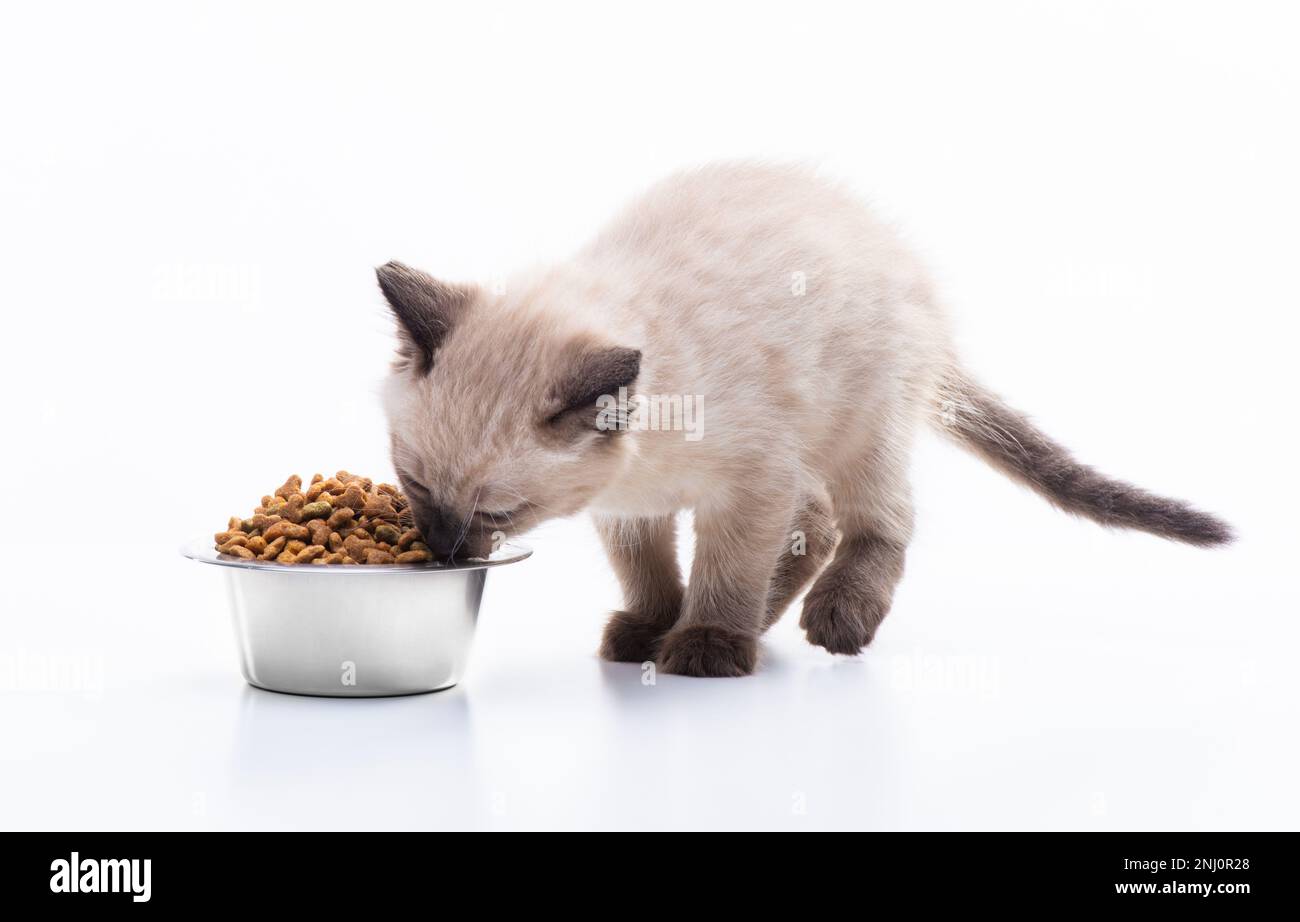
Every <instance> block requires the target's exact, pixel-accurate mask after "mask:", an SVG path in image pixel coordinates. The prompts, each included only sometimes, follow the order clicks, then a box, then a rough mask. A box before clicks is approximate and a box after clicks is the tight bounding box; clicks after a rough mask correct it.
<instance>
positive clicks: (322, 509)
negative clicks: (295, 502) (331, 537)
mask: <svg viewBox="0 0 1300 922" xmlns="http://www.w3.org/2000/svg"><path fill="white" fill-rule="evenodd" d="M333 512H334V507H333V506H331V505H330V504H329V503H325V502H315V503H307V504H306V505H305V506H303V507H302V519H301V521H303V522H306V521H309V520H311V519H327V518H329V517H330V515H331V514H332V513H333Z"/></svg>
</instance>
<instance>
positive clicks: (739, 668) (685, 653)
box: [658, 477, 794, 676]
mask: <svg viewBox="0 0 1300 922" xmlns="http://www.w3.org/2000/svg"><path fill="white" fill-rule="evenodd" d="M765 486H766V487H769V488H766V489H765ZM784 486H785V485H784V484H782V485H781V486H780V487H778V486H775V485H771V484H765V483H764V482H763V481H762V479H761V478H757V477H756V478H754V479H753V480H752V481H751V482H750V483H749V484H748V485H747V490H746V493H745V494H744V495H743V496H738V497H734V498H732V499H730V500H727V501H722V502H717V503H711V504H710V505H708V506H704V507H700V508H697V509H696V510H695V560H694V563H693V564H692V565H691V580H690V584H689V585H688V586H687V588H686V601H685V603H684V604H683V606H682V617H681V619H680V620H679V621H678V622H677V624H676V625H675V626H674V627H673V629H672V630H671V631H669V632H668V635H667V636H666V637H665V638H664V640H663V645H662V646H661V647H660V650H659V660H658V662H659V667H660V668H661V669H662V670H663V671H664V672H670V673H676V674H678V675H691V676H742V675H749V674H750V673H751V672H753V671H754V666H755V664H756V663H757V660H758V635H759V634H760V633H761V632H762V629H763V621H764V616H765V615H766V613H767V595H768V587H769V585H770V583H771V581H772V573H773V571H774V570H775V569H776V562H777V558H778V555H779V554H780V552H781V548H782V545H783V542H784V541H785V538H786V529H787V527H788V526H789V524H790V520H791V517H792V515H793V514H794V496H793V491H792V490H789V489H784Z"/></svg>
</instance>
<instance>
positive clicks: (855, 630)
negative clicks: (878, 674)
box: [799, 586, 889, 656]
mask: <svg viewBox="0 0 1300 922" xmlns="http://www.w3.org/2000/svg"><path fill="white" fill-rule="evenodd" d="M888 612H889V602H888V600H885V601H883V602H882V601H881V600H880V599H879V598H876V597H874V596H871V595H864V594H861V593H853V592H845V591H843V590H841V589H838V588H836V587H833V586H832V587H826V588H823V587H821V586H813V589H812V591H811V592H810V593H808V597H807V598H806V599H804V603H803V614H801V615H800V616H799V626H800V627H801V628H803V629H804V633H805V634H806V635H807V637H808V642H809V643H811V644H816V645H817V646H819V647H825V648H826V650H827V651H829V652H831V653H845V654H848V655H850V656H852V655H854V654H857V653H861V652H862V649H863V648H864V647H866V646H867V644H869V643H871V639H872V638H873V637H874V636H875V634H876V628H877V627H878V626H879V625H880V622H881V621H882V620H884V617H885V615H886V614H887V613H888Z"/></svg>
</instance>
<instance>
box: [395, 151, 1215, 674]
mask: <svg viewBox="0 0 1300 922" xmlns="http://www.w3.org/2000/svg"><path fill="white" fill-rule="evenodd" d="M378 275H379V285H380V288H381V289H382V291H383V293H384V296H385V297H386V298H387V300H388V303H389V305H390V306H391V307H392V310H393V313H394V314H395V315H396V318H397V321H398V324H397V326H398V333H399V348H398V356H397V360H396V362H395V363H394V366H393V369H392V374H391V376H390V377H389V379H388V381H387V383H386V386H385V404H386V410H387V413H388V417H389V424H390V430H391V437H392V454H393V464H394V466H395V468H396V470H397V473H398V476H399V477H400V479H401V483H402V486H403V488H404V489H405V491H406V494H407V495H408V496H409V497H410V500H411V504H412V507H413V509H414V511H415V515H416V521H417V524H418V526H419V528H420V530H421V531H422V532H423V533H424V535H425V538H426V540H427V542H428V544H429V546H430V547H431V548H433V549H434V550H435V552H437V553H440V554H441V555H444V556H453V555H456V554H460V555H462V556H484V555H486V554H487V553H488V552H489V550H490V548H491V545H492V542H493V540H494V536H496V538H497V539H499V538H500V537H501V535H514V534H516V533H519V532H524V531H527V530H528V529H529V528H531V527H533V526H534V525H536V524H537V523H538V522H540V521H542V520H545V519H547V518H550V517H552V516H565V515H570V514H572V513H575V512H577V511H579V510H581V509H590V510H591V511H592V513H593V514H594V515H595V521H596V525H597V528H598V530H599V533H600V535H601V538H602V539H603V541H604V544H605V549H606V551H607V552H608V555H609V559H610V562H611V564H612V565H613V568H614V571H615V573H616V574H617V576H618V579H619V581H620V583H621V584H622V587H623V593H624V599H625V604H624V610H622V611H617V612H614V613H613V616H612V617H611V618H610V620H609V623H608V624H607V626H606V628H605V633H604V638H603V641H602V643H601V648H600V652H601V655H602V656H604V657H606V658H608V659H611V660H620V661H630V662H642V661H646V660H652V659H653V660H656V661H657V662H658V664H659V667H660V668H661V669H662V670H664V671H666V672H670V673H680V674H684V675H693V676H739V675H745V674H747V673H749V672H751V671H753V669H754V666H755V660H756V654H757V646H758V637H759V635H760V634H761V633H762V632H763V631H764V629H766V628H768V627H770V626H771V625H772V624H773V623H774V622H775V621H776V620H777V619H778V618H779V617H780V616H781V614H782V612H783V610H784V609H785V608H786V606H787V605H788V604H789V603H790V601H791V600H792V599H793V598H794V597H795V596H796V595H798V593H799V592H800V591H802V590H803V589H804V587H805V586H807V585H808V584H809V583H811V584H812V585H811V589H810V590H809V592H808V594H807V596H806V597H805V599H804V602H803V611H802V615H801V617H800V620H799V624H800V626H801V627H802V628H803V629H804V631H805V632H806V633H807V637H808V640H809V641H811V642H812V643H814V644H818V645H820V646H822V647H825V648H826V649H827V650H829V651H831V652H833V653H848V654H852V653H857V652H859V651H860V650H861V649H862V648H863V647H865V646H866V645H867V644H868V643H870V642H871V639H872V636H873V635H874V634H875V632H876V629H877V628H878V627H879V626H880V623H881V620H882V619H883V618H884V617H885V614H886V613H887V612H888V611H889V607H890V600H891V598H892V596H893V592H894V586H895V584H896V583H897V582H898V579H899V577H900V576H901V575H902V573H903V557H904V554H905V552H906V549H907V544H908V540H909V538H910V537H911V533H912V499H911V496H910V491H909V487H908V476H907V467H908V455H909V453H910V450H911V446H912V440H913V435H914V433H915V431H916V429H917V427H918V426H919V425H920V424H922V423H928V424H929V425H931V426H933V427H936V428H937V429H938V430H940V431H941V432H944V433H946V434H947V435H949V436H950V437H952V438H953V439H955V440H956V441H957V442H958V443H959V444H961V445H962V446H964V447H966V448H968V449H970V450H971V451H973V452H974V453H975V454H977V455H979V456H980V457H982V458H983V459H984V460H985V461H987V462H989V463H990V464H992V465H993V466H994V467H996V468H997V469H999V470H1000V471H1002V472H1003V473H1004V474H1007V475H1008V476H1010V477H1012V478H1013V479H1016V480H1018V481H1020V482H1021V483H1023V484H1025V485H1027V486H1029V487H1031V488H1032V489H1034V490H1036V491H1038V492H1039V493H1041V494H1042V495H1043V496H1044V497H1045V498H1046V499H1047V500H1048V501H1050V502H1052V503H1054V504H1055V505H1057V506H1058V507H1060V508H1061V509H1063V510H1065V511H1067V512H1072V513H1075V514H1078V515H1082V516H1086V517H1088V518H1090V519H1093V520H1094V521H1097V522H1099V523H1101V524H1102V525H1107V526H1116V527H1125V528H1136V529H1141V530H1143V531H1147V532H1150V533H1152V534H1155V535H1159V536H1161V537H1163V538H1170V539H1173V540H1177V541H1184V542H1187V543H1189V544H1197V545H1214V544H1221V543H1224V542H1226V541H1228V540H1229V539H1230V537H1231V534H1230V531H1229V528H1228V526H1227V525H1225V524H1224V523H1223V522H1221V521H1219V520H1218V519H1216V518H1213V517H1212V516H1210V515H1207V514H1205V513H1203V512H1199V511H1197V510H1195V509H1193V508H1191V507H1189V506H1187V505H1185V504H1184V503H1181V502H1178V501H1176V500H1171V499H1164V498H1162V497H1159V496H1155V495H1153V494H1151V493H1148V492H1146V491H1144V490H1140V489H1138V488H1136V487H1132V486H1129V485H1128V484H1125V483H1121V482H1119V481H1116V480H1112V479H1110V478H1108V477H1105V476H1103V475H1102V474H1100V473H1098V472H1096V471H1094V470H1093V469H1092V468H1089V467H1086V466H1084V465H1082V464H1080V463H1079V462H1077V461H1075V460H1074V459H1073V458H1072V457H1071V456H1070V455H1069V454H1068V453H1067V452H1066V451H1065V449H1063V448H1062V447H1061V446H1059V445H1057V444H1056V443H1055V442H1053V441H1052V440H1051V439H1050V438H1048V437H1047V436H1046V435H1044V434H1043V433H1042V432H1040V431H1039V430H1038V429H1037V428H1036V427H1035V426H1034V425H1033V424H1032V423H1030V422H1029V420H1027V419H1026V418H1025V417H1024V416H1022V415H1020V414H1019V413H1017V412H1016V411H1015V410H1012V409H1010V408H1009V407H1007V406H1006V404H1004V403H1003V402H1002V401H1001V400H1000V399H999V398H998V397H996V396H995V395H993V394H992V393H990V392H989V391H987V390H985V389H984V388H983V387H982V386H981V385H980V384H978V383H977V382H975V381H973V380H972V379H971V378H970V376H969V375H967V374H966V373H965V372H964V371H962V369H961V365H960V363H959V362H958V360H957V357H956V355H955V353H954V350H953V346H952V342H951V340H950V335H949V329H948V323H947V321H946V320H945V318H944V312H943V310H942V308H941V306H940V304H939V301H938V299H937V297H936V295H935V293H934V291H933V289H932V286H931V284H930V281H929V279H928V278H927V276H926V274H925V272H924V271H923V270H922V268H921V267H920V266H919V264H918V263H917V261H916V260H915V259H914V257H913V256H912V255H911V254H910V253H909V252H908V251H907V250H906V249H905V248H904V247H903V246H902V244H901V243H900V242H899V241H898V240H897V239H896V238H895V236H894V235H893V234H892V233H891V232H890V231H889V230H888V229H887V228H886V227H885V226H883V225H882V224H881V223H879V222H878V221H877V220H876V219H875V218H873V216H872V215H871V213H870V212H869V211H868V210H867V209H866V207H864V206H863V205H862V204H861V203H860V202H859V201H857V200H856V199H855V198H853V197H852V196H850V195H849V194H847V193H845V192H844V191H841V190H840V189H839V188H837V187H835V186H833V185H830V184H828V183H826V182H825V181H823V180H821V179H819V178H817V177H816V176H815V175H813V174H812V173H809V172H805V171H803V170H800V169H797V168H777V167H772V166H767V165H760V164H744V163H741V164H721V165H715V166H710V167H707V168H704V169H700V170H695V171H691V172H687V173H682V174H680V175H677V176H674V177H672V178H670V179H668V180H666V181H664V182H662V183H660V184H659V185H657V186H655V187H654V188H653V189H651V191H650V192H649V193H648V194H646V195H645V196H644V197H642V198H641V199H640V200H639V201H637V202H635V203H634V204H633V205H632V206H631V207H630V208H629V209H628V210H627V211H625V212H624V213H623V214H622V215H621V216H620V217H618V218H617V219H616V220H615V221H614V222H613V223H612V224H611V225H610V226H608V227H607V228H606V229H605V230H604V231H603V232H602V233H601V234H600V235H599V236H597V237H596V238H595V240H594V241H592V242H591V243H590V244H589V245H588V246H587V247H586V248H585V249H583V250H582V251H581V252H579V253H578V254H577V255H576V256H574V257H573V258H572V259H570V260H569V261H568V262H565V263H562V264H560V265H557V266H555V267H553V268H550V269H548V270H546V271H543V272H539V273H535V274H530V275H527V276H522V277H519V278H516V279H513V280H512V281H511V282H509V283H508V284H507V285H506V286H505V287H504V289H503V290H502V291H501V292H499V293H497V292H494V291H491V290H488V289H485V288H479V287H476V286H473V285H462V284H453V283H448V282H441V281H436V280H435V279H433V278H431V277H430V276H428V275H425V274H424V273H423V272H419V271H417V270H414V269H410V268H407V267H406V266H403V265H401V264H400V263H395V262H394V263H389V264H387V265H385V266H382V267H381V268H380V269H379V270H378ZM620 397H622V398H623V399H620ZM686 508H689V509H692V510H694V514H695V530H696V552H695V558H694V561H693V563H692V564H691V572H690V578H689V580H688V581H687V582H686V583H685V584H683V579H682V573H681V572H680V570H679V568H678V565H677V557H676V553H675V541H676V537H675V534H674V521H675V518H674V517H675V514H676V513H677V511H678V510H680V509H686Z"/></svg>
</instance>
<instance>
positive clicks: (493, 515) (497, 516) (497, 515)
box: [474, 506, 524, 525]
mask: <svg viewBox="0 0 1300 922" xmlns="http://www.w3.org/2000/svg"><path fill="white" fill-rule="evenodd" d="M523 508H524V507H523V506H516V507H515V508H513V509H505V510H502V511H500V512H488V511H486V510H483V509H479V510H478V511H477V512H475V513H474V515H475V516H477V517H479V518H481V519H483V520H484V521H486V522H489V523H491V524H493V525H509V524H511V522H512V521H513V520H514V517H515V516H516V515H518V514H519V513H520V512H521V511H523Z"/></svg>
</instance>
